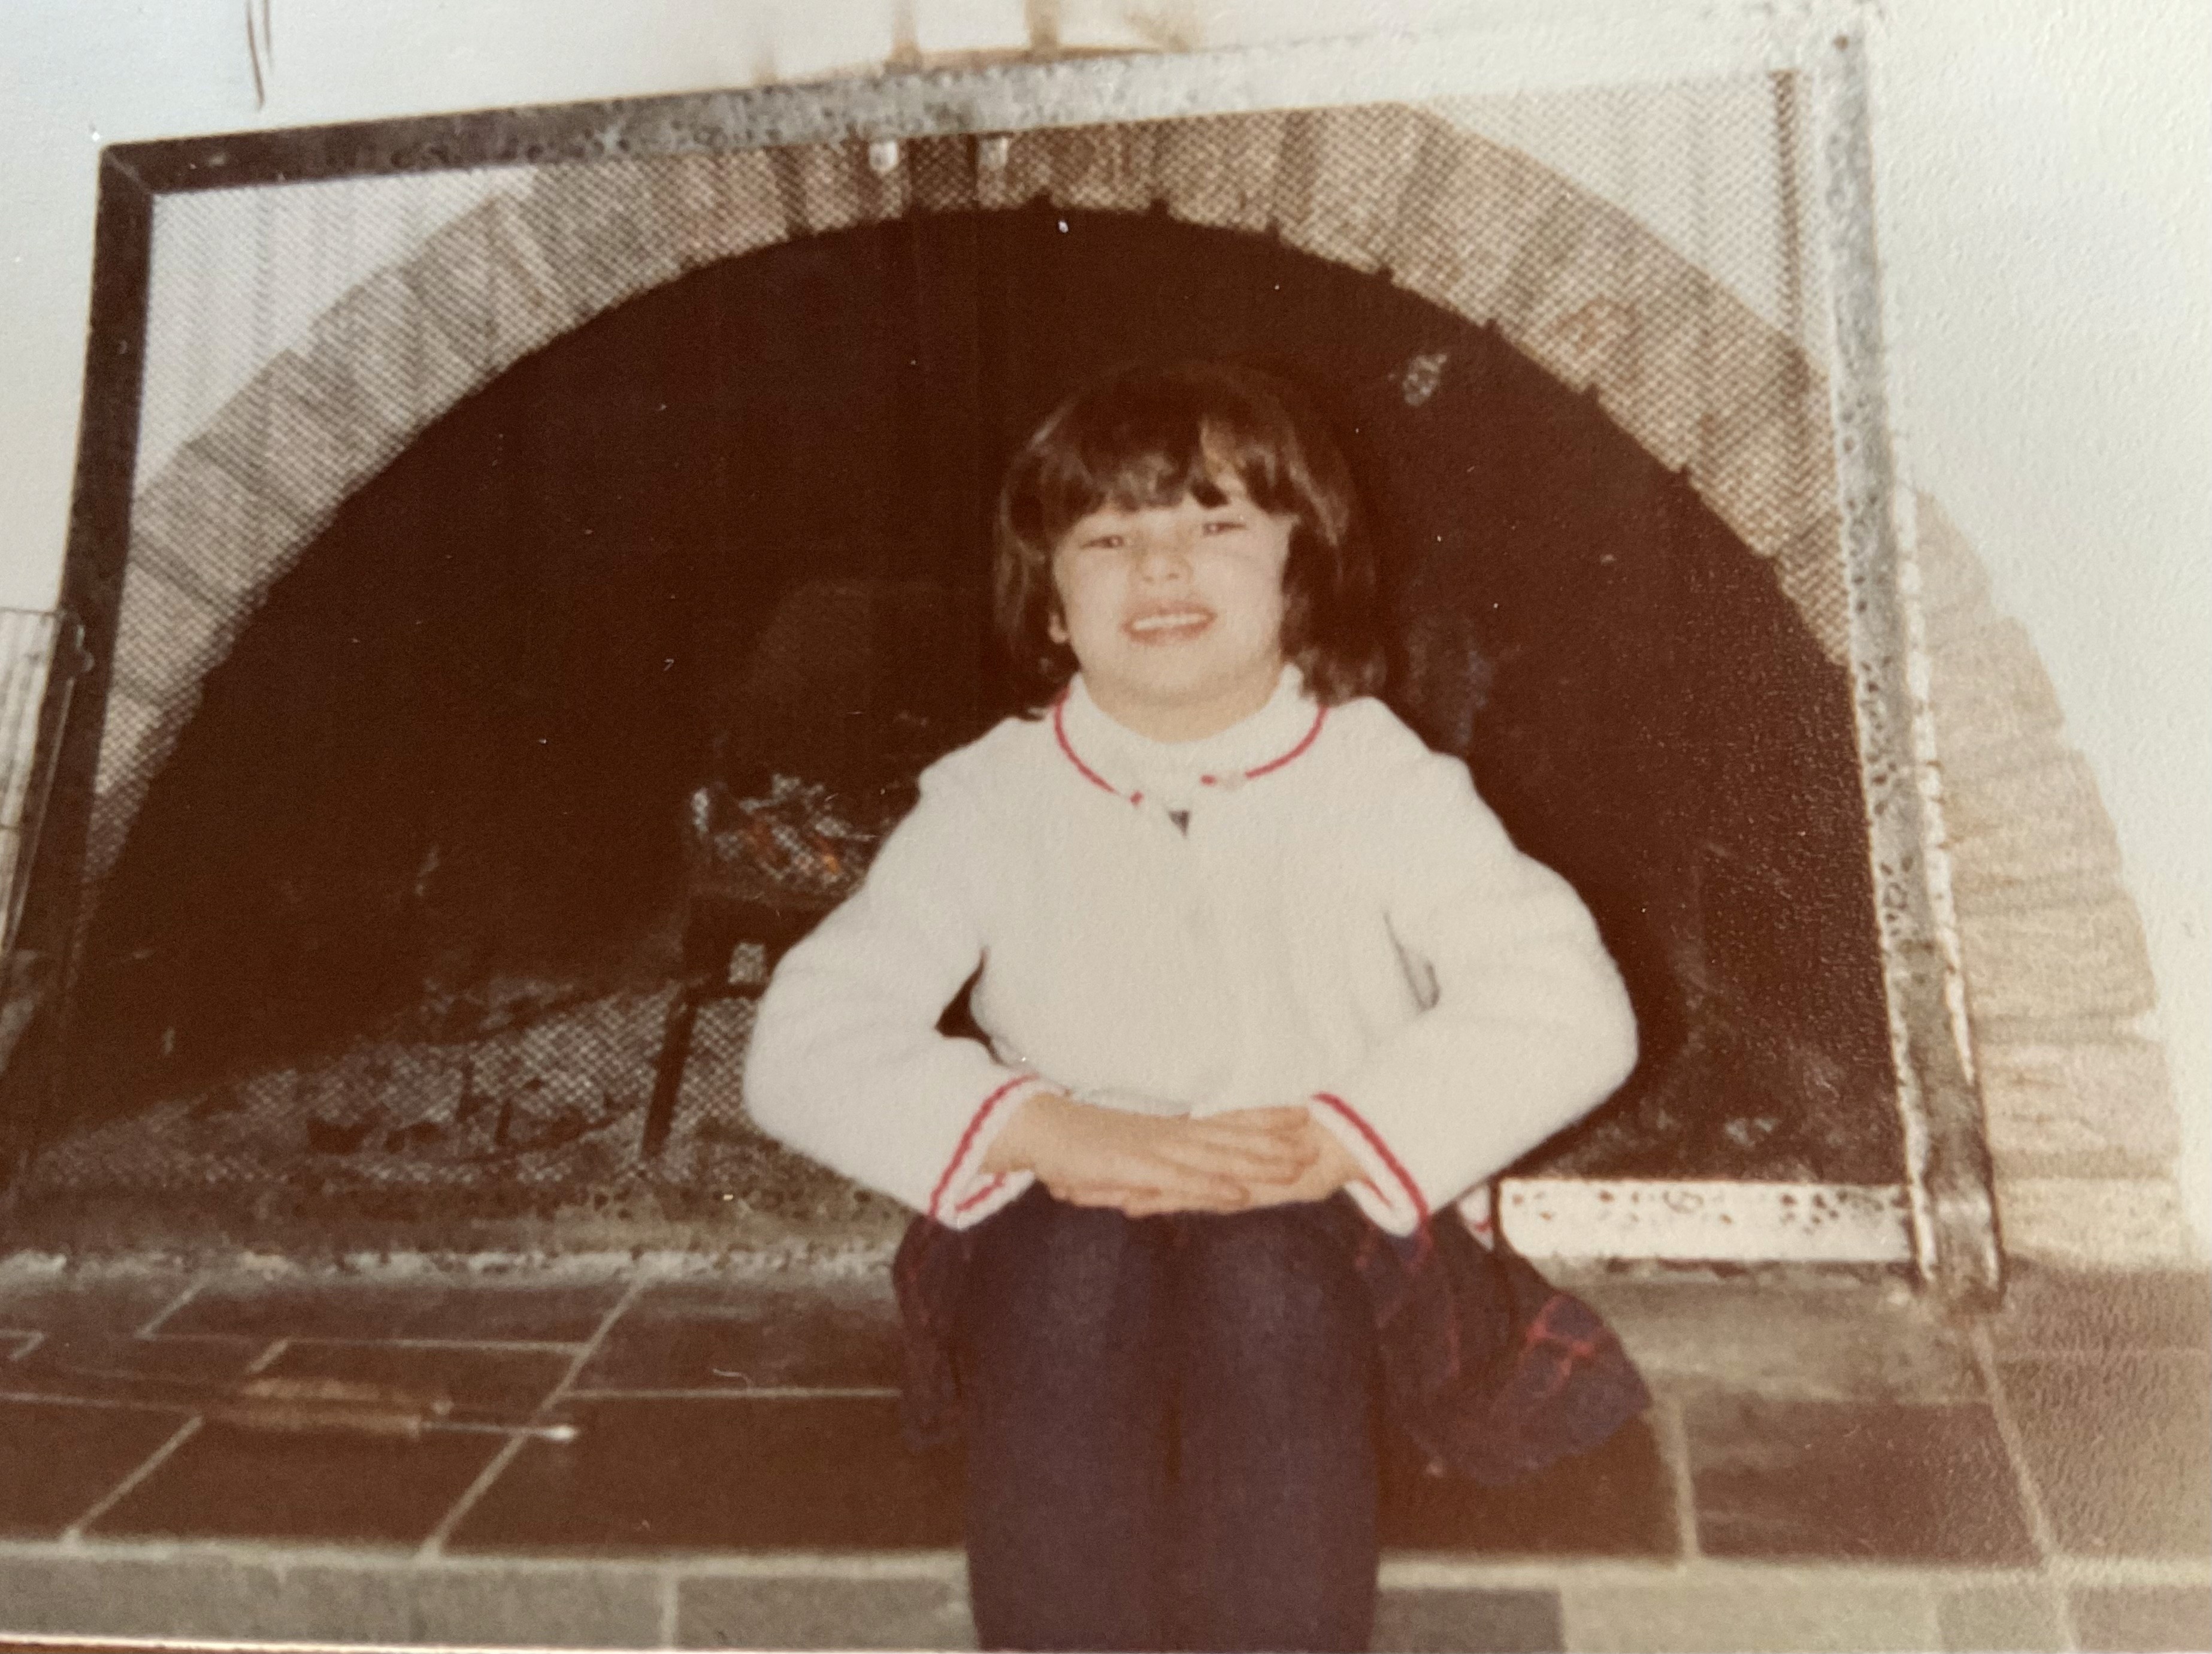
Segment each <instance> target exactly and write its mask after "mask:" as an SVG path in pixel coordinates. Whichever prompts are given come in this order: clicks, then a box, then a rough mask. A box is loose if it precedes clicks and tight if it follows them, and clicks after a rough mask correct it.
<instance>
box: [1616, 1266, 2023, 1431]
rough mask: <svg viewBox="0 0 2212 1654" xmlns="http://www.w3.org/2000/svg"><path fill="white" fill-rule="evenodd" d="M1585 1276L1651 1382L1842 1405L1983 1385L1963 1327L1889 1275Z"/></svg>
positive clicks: (1962, 1393)
mask: <svg viewBox="0 0 2212 1654" xmlns="http://www.w3.org/2000/svg"><path fill="white" fill-rule="evenodd" d="M1584 1284H1586V1285H1587V1287H1588V1292H1589V1298H1590V1299H1591V1301H1592V1302H1593V1303H1594V1304H1596V1305H1597V1307H1598V1308H1599V1309H1600V1310H1601V1311H1602V1312H1603V1313H1604V1315H1605V1317H1606V1319H1607V1322H1608V1323H1610V1324H1611V1325H1612V1327H1613V1331H1614V1332H1615V1333H1616V1334H1618V1335H1620V1341H1621V1343H1622V1344H1623V1345H1624V1346H1625V1347H1626V1349H1627V1351H1628V1353H1629V1354H1630V1355H1631V1356H1632V1357H1633V1358H1634V1359H1635V1361H1636V1364H1637V1365H1638V1367H1639V1368H1641V1369H1642V1370H1643V1372H1644V1377H1646V1378H1647V1379H1649V1380H1650V1381H1651V1382H1652V1383H1653V1384H1654V1385H1655V1387H1664V1388H1668V1389H1675V1390H1678V1391H1679V1390H1682V1389H1687V1388H1692V1387H1696V1388H1701V1389H1726V1390H1729V1391H1734V1392H1738V1393H1744V1394H1751V1395H1758V1396H1774V1397H1777V1398H1784V1397H1789V1398H1796V1399H1802V1400H1807V1401H1838V1402H1845V1401H1857V1402H1867V1401H1882V1402H1967V1401H1975V1400H1978V1399H1979V1398H1980V1396H1981V1393H1982V1383H1981V1375H1980V1372H1979V1371H1978V1369H1977V1368H1976V1366H1975V1365H1974V1355H1973V1350H1972V1345H1971V1344H1970V1343H1969V1341H1968V1340H1967V1337H1966V1333H1965V1331H1964V1330H1963V1329H1961V1328H1960V1327H1958V1326H1955V1325H1954V1324H1952V1323H1949V1322H1948V1321H1947V1320H1946V1319H1945V1318H1944V1317H1942V1315H1941V1314H1939V1313H1938V1312H1937V1311H1936V1309H1935V1307H1934V1306H1932V1305H1930V1304H1928V1303H1927V1302H1925V1301H1923V1300H1922V1299H1920V1298H1917V1297H1916V1296H1913V1295H1911V1294H1910V1293H1908V1292H1902V1291H1893V1287H1894V1286H1895V1285H1896V1283H1892V1282H1885V1283H1882V1284H1881V1285H1870V1284H1868V1283H1864V1282H1850V1283H1848V1284H1844V1283H1833V1284H1825V1285H1812V1286H1808V1285H1782V1284H1778V1283H1770V1282H1745V1281H1741V1280H1605V1279H1602V1278H1601V1279H1598V1280H1591V1281H1589V1282H1588V1283H1578V1284H1577V1289H1578V1290H1579V1289H1580V1287H1581V1286H1582V1285H1584Z"/></svg>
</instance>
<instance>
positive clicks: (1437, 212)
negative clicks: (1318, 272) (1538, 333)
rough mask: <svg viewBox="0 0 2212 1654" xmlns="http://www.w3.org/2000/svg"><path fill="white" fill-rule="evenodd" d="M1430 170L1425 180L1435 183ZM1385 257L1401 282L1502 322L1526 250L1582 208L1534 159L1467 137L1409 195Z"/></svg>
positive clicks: (1472, 315) (1482, 318)
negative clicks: (1419, 188) (1447, 160)
mask: <svg viewBox="0 0 2212 1654" xmlns="http://www.w3.org/2000/svg"><path fill="white" fill-rule="evenodd" d="M1430 179H1431V173H1430V171H1429V169H1426V168H1425V169H1424V175H1423V179H1421V181H1422V182H1423V183H1428V182H1429V181H1430ZM1405 206H1406V211H1405V214H1404V216H1402V217H1401V219H1400V221H1399V222H1398V223H1397V225H1396V226H1395V229H1394V231H1393V233H1392V236H1391V240H1390V241H1389V245H1388V246H1387V248H1386V249H1385V254H1384V256H1385V257H1386V258H1387V259H1388V260H1389V265H1390V271H1391V274H1392V275H1393V276H1394V277H1396V279H1397V280H1398V281H1399V283H1401V284H1402V285H1403V286H1405V287H1407V288H1408V289H1411V290H1413V292H1416V293H1419V294H1420V295H1422V296H1423V297H1425V298H1428V299H1432V300H1434V301H1436V302H1437V303H1438V304H1441V305H1443V306H1445V307H1449V308H1450V309H1453V310H1456V311H1457V312H1459V313H1460V314H1462V315H1463V316H1465V317H1467V318H1468V319H1469V320H1471V321H1476V322H1488V321H1498V320H1500V319H1501V318H1500V310H1501V308H1502V306H1503V300H1504V290H1505V288H1506V285H1507V283H1509V281H1510V280H1511V279H1512V277H1513V276H1514V273H1515V271H1516V268H1517V267H1518V265H1519V264H1520V262H1521V259H1522V255H1523V252H1524V249H1526V248H1528V246H1530V244H1531V243H1532V242H1533V241H1534V240H1535V239H1536V238H1537V236H1538V235H1539V234H1540V233H1541V232H1542V231H1543V230H1544V228H1545V227H1546V225H1547V223H1550V222H1552V221H1553V220H1554V219H1555V218H1558V217H1560V216H1571V215H1572V214H1573V213H1574V212H1575V211H1576V210H1577V204H1576V203H1575V202H1574V200H1573V199H1572V198H1571V194H1570V192H1569V190H1568V187H1567V185H1565V184H1564V183H1562V182H1561V181H1560V180H1559V178H1558V177H1557V176H1556V175H1555V174H1553V173H1549V172H1547V171H1546V170H1545V169H1544V168H1542V167H1539V166H1537V165H1536V164H1535V163H1534V161H1529V160H1528V159H1526V158H1525V157H1523V156H1521V155H1515V154H1513V153H1512V152H1511V151H1510V150H1507V149H1502V148H1500V147H1499V146H1498V145H1496V144H1493V143H1489V142H1488V141H1487V140H1486V139H1483V138H1480V137H1476V136H1474V134H1472V133H1465V134H1462V135H1460V137H1459V138H1458V141H1457V143H1455V145H1454V146H1453V153H1452V158H1451V161H1450V163H1449V166H1447V167H1439V168H1437V169H1436V171H1435V174H1434V181H1433V187H1431V188H1427V189H1425V190H1422V191H1419V192H1410V191H1409V192H1407V198H1406V203H1405Z"/></svg>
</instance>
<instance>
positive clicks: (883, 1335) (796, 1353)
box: [576, 1280, 900, 1391]
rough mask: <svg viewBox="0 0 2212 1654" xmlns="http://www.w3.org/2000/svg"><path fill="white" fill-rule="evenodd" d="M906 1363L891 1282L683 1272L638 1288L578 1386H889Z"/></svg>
mask: <svg viewBox="0 0 2212 1654" xmlns="http://www.w3.org/2000/svg"><path fill="white" fill-rule="evenodd" d="M899 1365H900V1345H899V1329H898V1309H897V1305H896V1304H895V1303H894V1302H893V1300H892V1298H891V1295H890V1288H889V1286H888V1283H883V1284H878V1283H875V1282H870V1283H867V1284H866V1285H865V1286H863V1285H862V1284H860V1283H858V1282H849V1283H848V1282H844V1281H836V1282H824V1283H822V1284H819V1285H811V1284H810V1285H802V1286H792V1285H787V1284H782V1283H775V1284H763V1283H760V1282H757V1281H711V1280H681V1281H670V1282H667V1283H665V1285H661V1286H651V1287H648V1288H647V1289H646V1291H644V1292H641V1293H640V1294H639V1295H638V1298H637V1301H636V1302H635V1303H634V1304H631V1305H630V1307H629V1309H628V1310H624V1311H623V1317H622V1319H621V1320H620V1321H618V1322H617V1323H615V1325H614V1326H613V1328H612V1329H610V1330H609V1332H608V1335H607V1338H606V1341H605V1343H603V1344H601V1345H600V1347H599V1349H598V1350H597V1351H595V1352H594V1353H593V1354H592V1360H591V1362H590V1364H589V1365H587V1366H586V1367H585V1369H584V1371H582V1372H581V1373H580V1374H579V1375H578V1376H577V1381H576V1388H577V1389H580V1390H583V1391H590V1390H593V1389H765V1388H777V1387H786V1386H788V1387H802V1386H811V1387H834V1388H847V1387H884V1386H896V1384H897V1383H898V1382H899Z"/></svg>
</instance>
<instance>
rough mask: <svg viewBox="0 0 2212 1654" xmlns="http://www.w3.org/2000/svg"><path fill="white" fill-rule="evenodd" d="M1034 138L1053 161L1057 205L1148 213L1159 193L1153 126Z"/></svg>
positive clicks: (1079, 130) (1052, 180)
mask: <svg viewBox="0 0 2212 1654" xmlns="http://www.w3.org/2000/svg"><path fill="white" fill-rule="evenodd" d="M1030 142H1031V147H1033V148H1034V149H1036V150H1037V151H1039V152H1040V153H1041V154H1042V155H1044V157H1045V158H1046V160H1047V161H1048V164H1049V166H1050V168H1051V172H1050V185H1049V187H1050V190H1051V193H1052V199H1053V204H1054V205H1055V206H1060V207H1069V208H1079V209H1081V210H1085V211H1089V212H1143V211H1145V210H1146V209H1148V208H1149V207H1151V205H1152V203H1153V202H1154V201H1155V200H1157V199H1158V198H1159V196H1160V193H1161V183H1160V166H1159V155H1158V149H1159V144H1158V138H1157V137H1155V135H1154V134H1153V133H1152V131H1151V130H1150V129H1149V128H1146V127H1142V126H1126V125H1125V126H1093V127H1078V128H1075V129H1073V130H1072V131H1065V132H1053V133H1048V134H1045V135H1042V137H1038V138H1036V139H1032V140H1031V141H1030Z"/></svg>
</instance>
